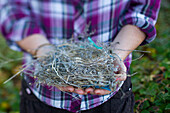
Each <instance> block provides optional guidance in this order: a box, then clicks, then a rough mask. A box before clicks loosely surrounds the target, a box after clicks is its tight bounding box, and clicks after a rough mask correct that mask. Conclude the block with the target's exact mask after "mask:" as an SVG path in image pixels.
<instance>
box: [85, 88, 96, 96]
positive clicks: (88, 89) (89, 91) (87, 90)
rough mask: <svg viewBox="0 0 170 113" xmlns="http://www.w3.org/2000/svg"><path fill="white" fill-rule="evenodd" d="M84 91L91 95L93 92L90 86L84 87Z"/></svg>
mask: <svg viewBox="0 0 170 113" xmlns="http://www.w3.org/2000/svg"><path fill="white" fill-rule="evenodd" d="M85 93H86V94H92V95H93V94H94V89H93V88H91V87H89V88H86V89H85Z"/></svg>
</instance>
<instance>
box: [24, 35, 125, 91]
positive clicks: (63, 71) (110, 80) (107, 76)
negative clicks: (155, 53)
mask: <svg viewBox="0 0 170 113" xmlns="http://www.w3.org/2000/svg"><path fill="white" fill-rule="evenodd" d="M115 62H116V63H115ZM121 62H122V61H121V60H120V59H119V57H118V56H117V55H116V54H115V53H114V50H112V49H111V47H110V46H108V45H107V46H106V45H104V44H101V43H97V44H95V43H94V42H93V41H92V40H91V39H90V38H89V40H86V41H67V42H65V43H63V44H61V45H58V46H55V48H54V51H51V52H49V53H48V54H47V55H45V56H42V57H39V58H37V59H36V60H34V61H33V63H32V66H33V65H34V66H35V69H34V71H33V76H34V78H36V83H38V84H39V83H40V84H47V85H49V86H68V85H71V86H74V87H78V88H87V87H93V88H103V89H108V90H112V91H116V90H117V89H118V88H120V87H121V85H122V83H123V82H122V81H119V80H116V79H117V77H118V76H121V74H119V71H120V69H121V68H122V67H120V66H121V65H119V63H121ZM23 72H24V73H26V72H28V71H23Z"/></svg>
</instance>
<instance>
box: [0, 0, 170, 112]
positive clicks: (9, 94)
mask: <svg viewBox="0 0 170 113" xmlns="http://www.w3.org/2000/svg"><path fill="white" fill-rule="evenodd" d="M156 28H157V38H156V39H155V40H154V41H153V42H152V43H151V44H148V45H145V46H142V47H139V48H137V49H138V50H144V51H151V53H145V55H144V56H143V57H142V58H140V59H138V60H136V61H133V62H132V65H131V73H135V72H138V73H137V74H136V75H134V76H133V77H132V83H133V92H134V94H135V101H136V103H135V108H134V111H135V112H136V113H163V112H164V113H170V87H169V83H170V2H169V1H168V0H162V4H161V9H160V13H159V17H158V22H157V24H156ZM142 54H143V53H139V52H133V59H135V58H138V57H139V56H141V55H142ZM21 57H22V53H20V52H16V51H12V50H10V49H9V48H8V46H7V44H6V42H5V40H4V39H3V37H2V36H1V35H0V113H19V100H20V96H19V92H20V87H21V85H20V81H21V77H20V76H17V77H15V78H14V79H13V80H11V81H9V82H8V83H7V84H5V85H4V84H3V82H4V81H5V80H7V79H8V78H9V77H11V76H12V75H14V74H15V73H16V72H17V71H19V70H20V67H21V61H15V62H10V63H7V64H4V63H5V62H6V61H9V60H11V59H18V58H21Z"/></svg>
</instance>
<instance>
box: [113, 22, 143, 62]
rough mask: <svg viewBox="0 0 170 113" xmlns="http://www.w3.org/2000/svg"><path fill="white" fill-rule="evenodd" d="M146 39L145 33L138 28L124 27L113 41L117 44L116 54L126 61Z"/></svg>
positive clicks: (132, 26)
mask: <svg viewBox="0 0 170 113" xmlns="http://www.w3.org/2000/svg"><path fill="white" fill-rule="evenodd" d="M145 37H146V35H145V33H144V32H142V31H141V30H140V29H139V28H138V27H136V26H134V25H126V26H124V27H123V28H122V29H121V30H120V32H119V33H118V35H117V36H116V38H115V40H114V41H113V43H114V44H115V46H114V47H115V53H116V54H117V55H118V56H119V57H120V58H121V59H122V60H124V59H125V58H126V57H127V56H128V55H129V53H131V52H132V51H133V50H134V49H136V48H137V47H138V46H139V45H140V44H141V43H142V42H143V41H144V39H145ZM120 49H121V50H120ZM123 50H125V51H123ZM126 50H127V51H126ZM128 50H131V51H128Z"/></svg>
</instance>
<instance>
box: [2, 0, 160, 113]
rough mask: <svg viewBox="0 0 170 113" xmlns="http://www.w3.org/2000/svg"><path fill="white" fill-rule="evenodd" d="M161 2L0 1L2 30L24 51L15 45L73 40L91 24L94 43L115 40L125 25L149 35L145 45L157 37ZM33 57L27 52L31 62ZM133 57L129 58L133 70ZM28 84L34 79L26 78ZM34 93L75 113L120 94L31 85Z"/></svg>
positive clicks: (45, 101)
mask: <svg viewBox="0 0 170 113" xmlns="http://www.w3.org/2000/svg"><path fill="white" fill-rule="evenodd" d="M159 7H160V0H0V31H1V32H2V34H3V35H4V37H5V38H6V40H7V42H8V44H9V46H10V47H11V48H12V49H14V50H21V48H19V46H18V45H17V44H16V43H15V42H16V41H20V40H22V39H23V38H25V37H27V36H29V35H31V34H34V33H39V34H42V35H45V36H46V37H47V38H48V40H49V41H50V42H51V43H52V44H59V43H60V41H59V40H57V39H56V37H57V38H59V39H62V38H70V37H71V35H72V34H73V33H74V34H75V35H77V34H80V33H81V32H82V31H83V30H84V28H85V25H86V24H88V23H89V22H91V25H90V28H89V29H90V31H92V30H96V32H95V34H93V35H92V40H94V41H96V40H100V41H102V42H107V41H113V39H114V37H115V36H116V35H117V33H118V32H119V30H120V29H121V28H122V26H124V25H126V24H132V25H136V26H138V27H139V28H140V29H141V30H142V31H143V32H145V34H146V35H147V37H146V39H145V40H144V42H143V43H142V44H146V43H149V42H151V41H152V40H153V39H154V38H155V36H156V29H155V27H154V25H155V23H156V19H157V15H158V11H159ZM28 56H30V55H29V54H28V53H25V57H26V58H27V62H28V61H29V57H28ZM130 62H131V55H129V56H128V57H127V58H126V62H125V65H126V66H127V68H129V66H130ZM25 77H26V80H27V82H28V83H33V82H34V79H33V78H31V77H30V76H25ZM30 88H31V89H32V91H33V93H34V94H35V95H36V96H37V97H38V98H39V99H40V100H41V101H43V102H44V103H46V104H48V105H50V106H53V107H57V108H61V109H66V110H69V111H72V112H76V111H80V110H87V109H91V108H93V107H96V106H98V105H100V104H102V103H104V102H105V101H107V100H108V99H109V98H111V97H112V96H113V95H114V94H115V93H116V92H113V93H111V94H109V95H104V96H97V95H90V94H89V95H85V96H84V95H78V94H71V95H72V96H71V95H70V94H67V93H63V92H61V91H60V90H58V89H57V88H55V87H50V86H47V85H46V86H40V87H38V88H36V86H35V85H34V84H32V85H30Z"/></svg>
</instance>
